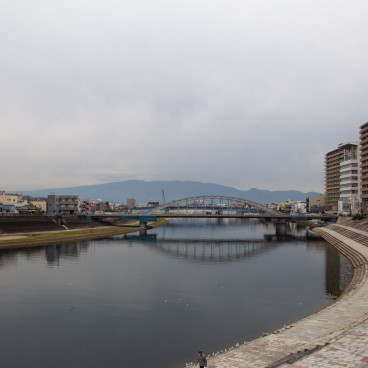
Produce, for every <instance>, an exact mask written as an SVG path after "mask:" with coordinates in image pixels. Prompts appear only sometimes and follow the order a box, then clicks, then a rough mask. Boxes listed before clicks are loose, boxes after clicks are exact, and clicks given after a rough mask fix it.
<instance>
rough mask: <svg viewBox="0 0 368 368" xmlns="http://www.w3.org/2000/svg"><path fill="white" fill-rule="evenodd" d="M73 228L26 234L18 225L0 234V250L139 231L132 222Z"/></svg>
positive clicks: (39, 227) (46, 229)
mask: <svg viewBox="0 0 368 368" xmlns="http://www.w3.org/2000/svg"><path fill="white" fill-rule="evenodd" d="M166 223H167V222H166V220H164V219H158V220H157V221H156V222H152V223H149V226H150V227H152V228H154V227H158V226H163V225H165V224H166ZM73 227H74V228H72V229H69V228H68V227H66V226H65V225H64V226H58V227H57V229H56V230H55V229H54V228H53V229H52V230H49V228H50V227H49V226H44V227H43V226H40V225H39V226H38V227H37V226H34V227H33V229H36V228H37V229H38V231H31V232H26V231H25V228H24V227H23V228H22V227H21V226H20V224H19V223H18V230H19V231H18V232H17V231H14V230H13V229H15V230H16V229H17V228H16V227H12V228H11V229H12V230H13V231H9V232H7V233H5V232H2V233H1V234H0V250H9V249H23V248H34V247H40V246H46V245H51V244H56V243H63V242H68V241H78V240H89V239H101V238H108V237H111V236H116V235H123V234H128V233H133V232H137V231H139V223H138V222H134V221H133V222H132V221H131V222H129V223H125V224H115V225H114V226H111V225H109V224H105V225H103V226H102V225H101V224H98V223H82V225H80V226H78V225H76V224H75V223H74V225H73ZM26 229H27V230H29V229H30V227H29V226H28V227H26ZM40 229H41V230H40Z"/></svg>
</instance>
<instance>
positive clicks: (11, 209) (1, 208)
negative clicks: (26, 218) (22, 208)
mask: <svg viewBox="0 0 368 368" xmlns="http://www.w3.org/2000/svg"><path fill="white" fill-rule="evenodd" d="M8 215H18V211H17V209H16V207H15V205H13V204H4V205H0V216H8Z"/></svg>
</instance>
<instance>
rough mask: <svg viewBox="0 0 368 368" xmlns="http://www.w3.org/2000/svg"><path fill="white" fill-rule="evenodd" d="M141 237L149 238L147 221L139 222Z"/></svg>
mask: <svg viewBox="0 0 368 368" xmlns="http://www.w3.org/2000/svg"><path fill="white" fill-rule="evenodd" d="M139 235H140V236H147V221H139Z"/></svg>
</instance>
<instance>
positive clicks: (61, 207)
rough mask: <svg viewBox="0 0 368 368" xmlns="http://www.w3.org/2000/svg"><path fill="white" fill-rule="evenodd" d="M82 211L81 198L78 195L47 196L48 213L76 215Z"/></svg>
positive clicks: (52, 214)
mask: <svg viewBox="0 0 368 368" xmlns="http://www.w3.org/2000/svg"><path fill="white" fill-rule="evenodd" d="M79 212H80V199H79V196H77V195H55V194H49V195H48V196H47V215H48V216H60V215H75V214H77V213H79Z"/></svg>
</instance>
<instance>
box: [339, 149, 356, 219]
mask: <svg viewBox="0 0 368 368" xmlns="http://www.w3.org/2000/svg"><path fill="white" fill-rule="evenodd" d="M339 148H340V149H341V150H342V158H341V162H340V199H339V203H338V213H339V214H342V215H356V214H358V213H359V207H360V206H359V204H360V198H359V197H360V196H359V150H358V143H357V142H350V143H345V144H342V145H340V146H339Z"/></svg>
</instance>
